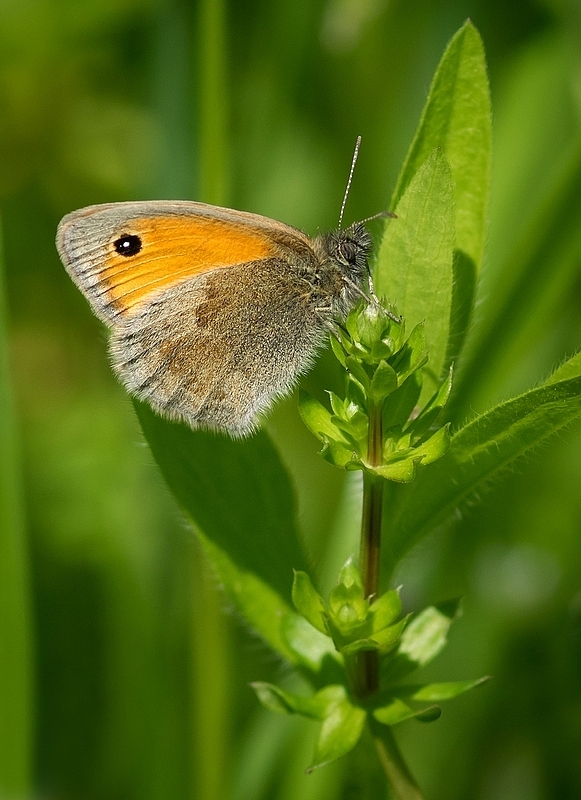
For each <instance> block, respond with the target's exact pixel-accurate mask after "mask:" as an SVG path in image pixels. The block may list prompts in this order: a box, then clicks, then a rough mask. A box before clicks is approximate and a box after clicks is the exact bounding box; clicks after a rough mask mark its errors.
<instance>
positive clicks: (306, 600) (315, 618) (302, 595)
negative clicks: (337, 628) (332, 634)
mask: <svg viewBox="0 0 581 800" xmlns="http://www.w3.org/2000/svg"><path fill="white" fill-rule="evenodd" d="M292 597H293V603H294V606H295V608H296V610H297V611H298V612H299V614H302V615H303V617H304V618H305V619H306V620H308V621H309V622H310V623H311V625H312V626H313V627H314V628H316V629H317V630H318V631H320V632H321V633H324V634H327V633H328V632H327V628H326V626H325V617H326V609H325V603H324V602H323V598H322V597H321V595H320V594H319V593H318V592H317V590H316V589H315V587H314V586H313V582H312V581H311V579H310V577H309V576H308V575H307V573H306V572H303V571H302V570H295V577H294V581H293V589H292Z"/></svg>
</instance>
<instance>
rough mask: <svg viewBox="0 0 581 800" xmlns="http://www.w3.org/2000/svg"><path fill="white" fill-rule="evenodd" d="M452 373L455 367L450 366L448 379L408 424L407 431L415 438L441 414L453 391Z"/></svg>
mask: <svg viewBox="0 0 581 800" xmlns="http://www.w3.org/2000/svg"><path fill="white" fill-rule="evenodd" d="M452 375H453V367H450V369H449V371H448V377H447V379H446V380H445V381H443V383H442V385H441V386H440V388H439V389H438V390H437V392H435V393H434V394H433V395H432V397H431V398H430V400H429V401H428V402H427V403H426V405H425V406H424V408H423V409H422V411H421V413H420V414H419V415H418V416H417V418H416V419H415V420H413V421H412V422H410V423H409V424H408V425H407V426H406V428H405V431H406V433H410V434H411V435H412V436H413V437H414V439H415V438H416V437H418V438H419V437H421V436H423V434H424V433H426V432H427V431H428V430H429V429H430V427H431V426H432V425H433V424H434V423H435V422H436V420H437V419H438V417H439V416H440V413H441V411H442V409H443V408H444V406H445V405H446V402H447V400H448V397H449V396H450V392H451V391H452Z"/></svg>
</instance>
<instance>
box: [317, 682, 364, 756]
mask: <svg viewBox="0 0 581 800" xmlns="http://www.w3.org/2000/svg"><path fill="white" fill-rule="evenodd" d="M365 717H366V714H365V711H364V710H363V709H362V708H358V707H357V706H354V705H352V704H351V703H350V702H349V701H348V700H347V696H346V694H345V697H344V699H343V701H342V702H340V703H338V704H337V705H336V706H334V707H333V709H332V710H331V712H330V713H329V715H328V716H327V717H326V718H325V720H324V721H323V725H322V726H321V732H320V734H319V739H318V741H317V746H316V749H315V756H314V758H313V763H312V764H311V766H310V767H309V769H308V770H307V772H312V771H313V770H314V769H316V768H317V767H322V766H323V765H324V764H328V763H329V762H331V761H335V760H336V759H337V758H340V757H341V756H344V755H345V754H346V753H348V752H349V751H350V750H352V749H353V748H354V747H355V745H356V744H357V742H358V741H359V739H360V738H361V734H362V732H363V726H364V725H365Z"/></svg>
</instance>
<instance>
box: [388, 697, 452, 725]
mask: <svg viewBox="0 0 581 800" xmlns="http://www.w3.org/2000/svg"><path fill="white" fill-rule="evenodd" d="M439 711H440V709H439V708H438V706H430V707H429V708H420V709H418V710H414V709H413V708H411V707H410V706H408V705H407V703H404V701H403V700H401V699H400V698H399V697H393V698H392V699H391V700H390V701H389V703H387V704H386V705H385V706H382V707H381V708H376V709H374V710H373V716H374V718H375V719H376V720H377V721H378V722H381V724H382V725H397V724H398V722H405V720H406V719H413V718H414V717H422V716H423V717H426V715H429V716H430V718H431V719H437V718H438V717H439V716H440V714H439V713H438V712H439Z"/></svg>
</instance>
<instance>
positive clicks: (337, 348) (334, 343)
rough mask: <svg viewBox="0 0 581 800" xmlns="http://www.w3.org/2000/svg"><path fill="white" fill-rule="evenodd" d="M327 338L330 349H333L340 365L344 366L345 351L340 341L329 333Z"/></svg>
mask: <svg viewBox="0 0 581 800" xmlns="http://www.w3.org/2000/svg"><path fill="white" fill-rule="evenodd" d="M329 338H330V341H331V350H332V351H333V353H334V355H335V358H336V359H337V361H338V362H339V363H340V364H341V366H342V367H344V366H345V359H346V358H347V356H346V354H345V351H344V350H343V348H342V347H341V344H340V342H339V341H338V340H337V339H336V338H335V337H334V336H333V335H331V336H330V337H329Z"/></svg>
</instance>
